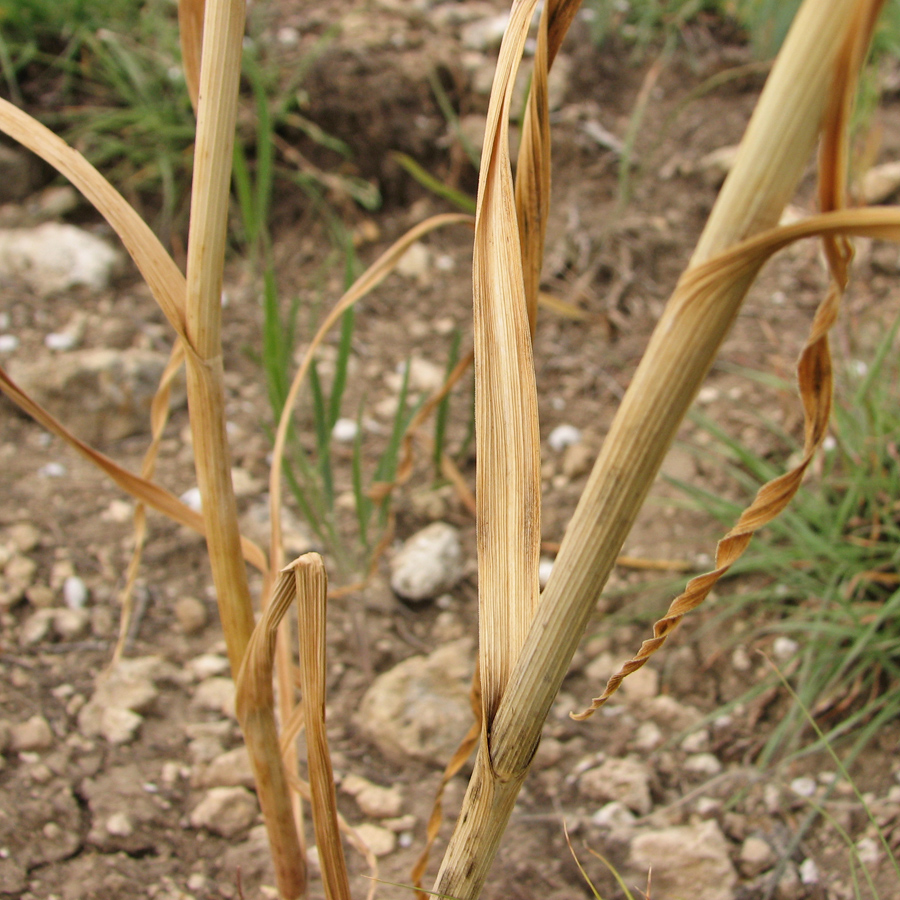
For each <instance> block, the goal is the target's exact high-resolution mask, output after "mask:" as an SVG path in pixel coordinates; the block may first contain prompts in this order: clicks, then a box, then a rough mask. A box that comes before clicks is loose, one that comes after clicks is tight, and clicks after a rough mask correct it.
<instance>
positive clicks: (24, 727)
mask: <svg viewBox="0 0 900 900" xmlns="http://www.w3.org/2000/svg"><path fill="white" fill-rule="evenodd" d="M54 741H55V738H54V736H53V731H52V729H51V728H50V723H49V722H48V721H47V720H46V719H45V718H44V717H43V716H40V715H35V716H32V717H31V718H30V719H28V721H27V722H21V723H20V724H18V725H13V726H12V727H11V729H10V748H11V749H13V750H15V751H16V752H18V753H21V752H23V751H25V752H27V751H29V750H48V749H49V748H50V747H52V746H53V744H54Z"/></svg>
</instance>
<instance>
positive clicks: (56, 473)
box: [38, 462, 66, 478]
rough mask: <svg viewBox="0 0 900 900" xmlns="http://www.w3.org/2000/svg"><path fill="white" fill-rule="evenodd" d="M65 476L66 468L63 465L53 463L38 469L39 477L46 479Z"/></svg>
mask: <svg viewBox="0 0 900 900" xmlns="http://www.w3.org/2000/svg"><path fill="white" fill-rule="evenodd" d="M65 474H66V467H65V466H64V465H63V464H62V463H56V462H51V463H47V465H46V466H41V467H40V469H38V475H43V476H44V477H45V478H62V477H63V476H64V475H65Z"/></svg>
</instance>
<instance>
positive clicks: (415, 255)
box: [394, 241, 431, 284]
mask: <svg viewBox="0 0 900 900" xmlns="http://www.w3.org/2000/svg"><path fill="white" fill-rule="evenodd" d="M394 271H396V272H397V273H398V274H399V275H403V276H404V277H405V278H414V279H415V280H416V281H418V282H419V284H427V283H428V281H429V280H430V271H431V251H430V250H429V249H428V248H427V247H426V246H425V245H424V244H423V243H421V242H420V241H416V242H415V243H414V244H411V245H410V247H409V249H408V250H407V251H406V253H404V254H403V256H401V257H400V260H399V261H398V262H397V265H396V266H395V269H394Z"/></svg>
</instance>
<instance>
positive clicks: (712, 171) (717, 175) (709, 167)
mask: <svg viewBox="0 0 900 900" xmlns="http://www.w3.org/2000/svg"><path fill="white" fill-rule="evenodd" d="M739 149H740V147H739V146H738V145H737V144H734V145H732V146H728V147H719V148H718V149H716V150H713V151H711V152H710V153H707V154H706V156H704V157H702V158H701V159H700V161H699V163H697V168H698V169H699V170H700V171H701V172H703V173H704V174H705V175H706V176H707V180H708V181H709V182H710V184H712V185H713V186H714V187H719V186H720V185H721V184H722V182H723V181H724V180H725V176H726V175H728V173H729V172H730V171H731V169H732V167H733V166H734V161H735V159H737V155H738V150H739Z"/></svg>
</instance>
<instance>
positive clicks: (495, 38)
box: [460, 13, 509, 53]
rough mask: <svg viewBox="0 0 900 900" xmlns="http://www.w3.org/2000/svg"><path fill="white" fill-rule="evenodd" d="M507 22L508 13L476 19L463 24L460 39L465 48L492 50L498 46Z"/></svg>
mask: <svg viewBox="0 0 900 900" xmlns="http://www.w3.org/2000/svg"><path fill="white" fill-rule="evenodd" d="M508 24H509V13H500V14H499V15H496V16H488V17H486V18H483V19H477V20H476V21H474V22H469V23H467V24H466V25H464V26H463V28H462V31H461V32H460V40H461V41H462V45H463V47H465V48H466V49H467V50H478V51H480V52H482V53H484V52H485V51H488V50H494V49H496V48H497V47H499V46H500V42H501V41H502V40H503V35H504V33H505V32H506V26H507V25H508Z"/></svg>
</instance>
